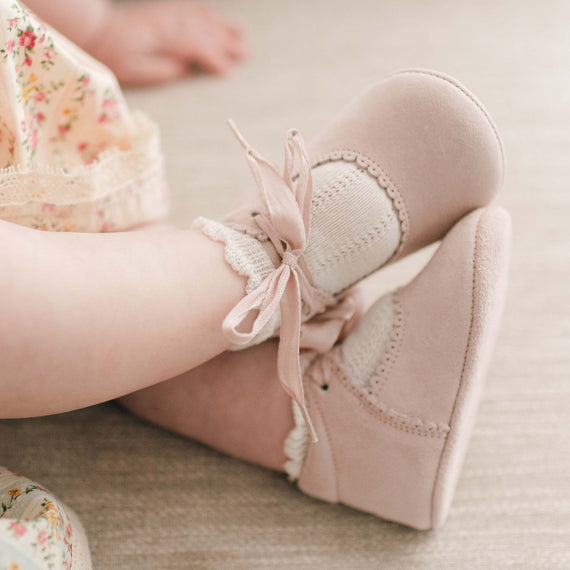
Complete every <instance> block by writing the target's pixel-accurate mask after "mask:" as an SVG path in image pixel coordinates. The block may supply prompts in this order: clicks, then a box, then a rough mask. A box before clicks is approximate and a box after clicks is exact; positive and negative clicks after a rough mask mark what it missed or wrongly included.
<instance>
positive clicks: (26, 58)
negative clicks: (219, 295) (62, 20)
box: [0, 0, 168, 570]
mask: <svg viewBox="0 0 570 570" xmlns="http://www.w3.org/2000/svg"><path fill="white" fill-rule="evenodd" d="M167 214H168V192H167V185H166V181H165V176H164V170H163V159H162V154H161V150H160V140H159V133H158V129H157V127H156V125H155V124H154V123H153V122H152V121H151V120H150V119H149V118H148V117H146V116H145V115H143V114H142V113H136V112H132V111H131V110H130V109H129V108H128V107H127V105H126V103H125V101H124V99H123V96H122V93H121V91H120V88H119V86H118V84H117V81H116V79H115V77H114V76H113V74H112V73H111V72H110V71H109V70H108V69H107V68H106V67H105V66H104V65H102V64H101V63H99V62H98V61H96V60H94V59H93V58H91V57H90V56H89V55H87V54H86V53H84V52H83V51H81V50H80V49H79V48H78V47H77V46H75V45H74V44H73V43H71V42H70V41H69V40H67V39H66V38H65V37H63V36H62V35H60V34H59V33H57V32H56V31H55V30H53V29H52V28H50V27H49V26H47V25H45V24H44V23H43V22H41V21H40V20H39V19H38V18H37V17H36V16H35V15H34V14H32V13H31V12H30V11H29V10H28V9H27V8H25V7H24V6H23V5H22V4H20V3H19V2H18V1H16V0H0V220H5V221H8V222H13V223H17V224H21V225H25V226H28V227H31V228H35V229H38V230H50V231H74V232H107V231H121V230H126V229H129V228H134V227H136V226H139V225H143V224H147V223H149V222H153V221H158V220H161V219H163V218H165V217H166V216H167ZM89 568H91V562H90V558H89V549H88V546H87V539H86V537H85V533H84V531H83V528H82V527H81V523H80V522H79V520H78V519H77V517H76V516H75V514H74V513H73V511H71V510H70V509H68V508H66V507H65V506H64V505H63V504H62V503H60V502H59V501H57V500H56V499H55V497H54V496H52V495H51V494H50V493H49V492H48V491H46V490H45V489H44V488H42V487H41V486H39V485H37V484H36V483H33V482H32V481H30V480H29V479H26V478H25V477H22V476H20V475H17V474H15V473H13V472H11V471H10V470H8V469H5V468H3V467H0V570H32V569H33V570H40V569H41V570H60V569H73V570H85V569H89Z"/></svg>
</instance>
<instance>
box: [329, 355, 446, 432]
mask: <svg viewBox="0 0 570 570" xmlns="http://www.w3.org/2000/svg"><path fill="white" fill-rule="evenodd" d="M331 360H332V362H331V365H332V367H333V370H334V372H335V373H336V375H337V376H338V378H339V381H340V384H341V385H342V386H344V388H345V389H347V390H348V391H349V392H350V393H351V394H352V395H353V396H355V397H356V398H357V399H358V400H359V404H360V407H361V408H362V409H363V410H364V411H365V412H366V413H368V414H370V415H371V416H373V417H375V418H376V419H378V420H380V421H381V422H382V423H384V424H386V425H389V426H391V427H393V428H395V429H399V430H401V431H405V432H407V433H410V434H413V435H420V436H425V437H435V438H446V437H447V433H448V432H449V429H450V428H449V425H448V424H446V423H443V422H435V421H432V420H424V419H421V418H418V417H414V416H409V415H408V414H405V413H403V412H399V411H397V410H394V409H392V408H389V407H388V406H387V404H386V403H384V402H378V403H376V404H373V403H372V402H370V401H369V400H368V398H367V395H366V393H365V392H363V391H362V390H361V389H359V388H358V387H357V386H355V385H354V384H353V383H352V382H351V380H350V378H349V377H348V376H347V375H346V373H345V372H344V370H343V369H342V367H341V365H340V364H339V363H338V362H337V361H336V359H334V358H332V359H331Z"/></svg>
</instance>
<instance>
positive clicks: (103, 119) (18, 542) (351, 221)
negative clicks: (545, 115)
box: [0, 0, 509, 568]
mask: <svg viewBox="0 0 570 570" xmlns="http://www.w3.org/2000/svg"><path fill="white" fill-rule="evenodd" d="M66 6H68V4H66ZM74 7H75V8H77V11H76V12H74V11H73V10H71V9H70V10H69V12H67V11H66V10H64V9H62V8H61V6H60V4H58V3H53V4H52V5H50V13H47V14H46V16H45V17H46V19H51V21H52V22H53V23H55V24H56V25H59V26H60V27H63V29H66V31H67V33H68V34H69V35H71V37H72V39H73V38H74V37H75V39H77V40H78V41H80V42H81V41H82V40H85V41H84V42H83V45H84V46H85V47H87V48H88V49H91V51H92V53H94V54H96V55H97V56H98V57H99V58H101V59H102V60H103V61H105V62H106V63H108V64H109V65H110V66H111V67H112V68H113V69H114V70H115V71H116V72H117V73H118V75H119V77H120V78H121V79H122V80H124V81H125V82H130V83H159V82H162V81H167V80H169V79H173V78H175V77H178V76H180V75H181V74H183V73H185V72H187V70H188V66H189V65H191V64H198V65H200V66H202V67H204V68H206V69H209V70H212V71H215V72H225V71H227V70H228V69H230V68H231V66H232V65H233V64H234V62H235V61H237V60H239V59H240V58H241V57H243V55H244V50H243V46H242V43H241V39H240V36H239V32H238V30H237V29H236V28H234V27H233V26H229V25H226V24H224V23H223V22H221V21H220V20H219V18H218V17H217V16H216V15H215V14H214V13H212V12H210V11H208V10H207V9H205V8H202V7H198V6H196V5H187V4H185V3H179V2H173V3H166V4H164V3H160V4H149V5H141V6H140V7H137V6H119V7H117V8H113V7H111V6H110V5H107V4H105V3H103V2H101V3H89V10H93V12H92V13H90V23H89V25H87V27H86V28H84V29H82V26H83V25H85V24H84V19H85V18H84V17H82V14H83V13H82V12H80V7H79V3H77V4H76V5H75V6H74ZM37 8H38V10H41V8H42V7H41V6H38V7H37ZM83 8H84V6H83V5H81V9H83ZM86 9H87V8H86ZM184 15H188V18H187V20H186V18H185V16H184ZM126 22H129V25H130V24H131V23H132V24H133V28H132V29H131V30H129V31H128V32H125V33H128V34H130V33H133V36H132V37H133V41H132V42H130V41H126V39H125V38H126V37H130V36H122V35H121V34H122V30H124V29H125V28H128V27H129V26H128V25H127V24H126ZM135 22H136V24H135ZM193 22H194V23H193ZM198 22H200V24H198ZM155 24H157V25H156V26H155ZM145 30H146V33H143V31H145ZM168 30H170V32H169V31H168ZM204 30H206V31H207V33H206V31H204ZM0 33H1V34H2V35H1V36H0V44H1V46H2V47H1V49H0V65H1V67H0V70H1V72H2V76H3V85H5V89H4V91H3V92H2V93H1V98H0V161H1V163H2V164H1V167H2V170H1V171H0V248H1V253H0V254H1V256H2V267H3V271H2V274H1V281H0V286H1V290H2V295H0V303H1V307H0V310H1V312H2V315H3V318H2V319H1V320H0V337H1V338H2V343H0V360H1V362H2V372H1V374H0V393H1V394H2V405H1V408H0V414H1V416H0V417H2V418H17V417H29V416H37V415H46V414H54V413H59V412H64V411H68V410H73V409H78V408H81V407H84V406H89V405H92V404H96V403H99V402H103V401H106V400H110V399H113V398H121V400H120V401H121V403H122V405H123V406H125V407H126V408H128V409H130V410H131V411H133V412H134V413H136V414H138V415H140V416H142V417H144V418H146V419H149V420H151V421H154V422H156V423H157V424H159V425H162V426H164V427H166V428H168V429H170V430H173V431H176V432H178V433H181V434H184V435H187V436H189V437H192V438H195V439H197V440H199V441H201V442H204V443H206V444H209V445H212V446H213V447H215V448H217V449H219V450H221V451H224V452H226V453H228V454H231V455H234V456H236V457H240V458H242V459H245V460H249V461H252V462H255V463H258V464H260V465H264V466H266V467H269V468H271V469H275V470H278V471H282V472H284V473H287V474H288V475H289V478H290V479H291V480H292V481H296V482H297V484H298V486H299V488H300V489H301V490H302V491H304V492H306V493H308V494H310V495H312V496H315V497H318V498H321V499H323V500H325V501H330V502H342V503H344V504H347V505H349V506H351V507H354V508H357V509H361V510H364V511H367V512H371V513H374V514H376V515H378V516H381V517H383V518H386V519H389V520H393V521H396V522H400V523H402V524H406V525H409V526H412V527H414V528H418V529H428V528H433V527H437V526H440V525H441V524H443V522H444V521H445V518H446V516H447V514H448V512H449V509H450V505H451V500H452V497H453V493H454V489H455V485H456V482H457V478H458V475H459V471H460V468H461V464H462V460H463V456H464V454H465V451H466V448H467V444H468V441H469V436H470V432H471V427H472V425H473V421H474V417H475V412H476V409H477V404H478V400H479V396H480V394H481V389H482V385H483V380H484V377H485V370H486V365H487V363H488V360H489V356H490V354H491V352H492V348H493V343H494V338H495V334H496V331H497V328H498V323H499V320H500V315H501V309H502V304H503V300H504V293H505V285H506V276H507V266H508V254H509V249H508V244H509V216H508V214H507V213H506V212H505V211H504V210H502V209H500V208H497V207H491V206H488V204H489V202H490V201H491V199H492V198H493V197H494V195H495V194H496V192H497V191H498V189H499V187H500V185H501V183H502V178H503V151H502V144H501V141H500V138H499V136H498V133H497V130H496V127H495V125H494V123H493V122H492V120H491V118H490V117H489V115H488V113H487V112H486V111H485V109H484V108H483V106H482V105H481V103H479V101H478V100H477V99H476V98H475V97H474V96H473V95H472V94H471V93H470V92H469V91H467V90H466V89H465V88H464V87H463V86H462V85H461V84H459V83H458V82H457V81H455V80H454V79H452V78H450V77H448V76H445V75H443V74H440V73H436V72H431V71H421V70H411V71H405V72H400V73H397V74H395V75H392V76H390V77H389V78H387V79H385V80H383V81H380V82H378V83H375V84H374V85H373V86H372V87H371V88H370V89H369V90H367V91H366V92H365V93H363V94H362V95H360V96H359V97H358V98H357V99H355V101H353V102H352V103H351V104H349V105H348V106H347V107H346V108H345V109H344V110H343V111H341V112H340V113H339V114H338V116H336V117H335V118H334V119H333V120H332V121H331V122H330V123H329V125H328V126H326V127H325V128H324V129H323V130H322V131H321V133H320V134H319V135H318V136H317V137H316V138H315V139H314V140H313V141H311V143H310V144H309V145H306V144H305V142H304V141H303V139H302V137H301V135H300V134H299V133H298V132H297V131H296V130H291V131H289V133H287V135H286V137H285V157H284V167H283V171H282V172H280V171H278V170H277V169H275V167H273V166H272V165H271V164H270V163H268V162H267V161H266V160H265V159H264V158H263V156H262V155H261V154H260V153H259V152H257V151H256V150H255V149H253V148H251V147H250V146H249V144H248V143H247V142H246V140H245V139H244V137H243V136H242V135H241V133H240V132H239V131H238V130H237V128H236V127H235V125H233V123H232V124H231V126H232V129H233V130H234V134H235V135H236V137H237V139H238V142H239V143H240V144H241V145H242V146H243V148H244V151H245V158H246V160H247V161H248V164H249V166H250V169H251V173H252V179H253V184H254V185H255V187H256V188H257V191H258V192H257V197H256V198H254V199H252V200H251V202H248V203H245V204H244V205H243V207H242V208H240V210H239V211H236V212H233V213H231V214H229V215H228V216H227V217H226V218H225V219H224V220H223V222H219V221H214V220H209V219H205V218H198V219H197V220H196V221H195V222H194V224H193V226H192V228H191V229H189V230H177V229H174V228H171V227H169V226H168V224H167V223H165V221H166V219H167V216H168V199H167V191H166V184H165V177H164V173H163V163H162V157H161V153H160V147H159V143H158V133H157V128H156V126H155V125H154V123H153V122H152V120H151V119H149V118H148V117H146V116H144V115H142V114H140V113H136V112H132V111H131V110H130V109H129V108H128V107H127V105H126V103H125V101H124V99H123V97H122V94H121V91H120V89H119V88H118V86H117V82H116V80H115V78H114V77H113V75H112V74H111V73H110V72H109V71H108V69H107V68H106V67H104V66H102V65H101V64H100V63H99V62H98V61H95V60H94V59H92V58H91V57H89V56H87V55H86V54H85V53H84V52H83V51H81V50H80V49H78V48H77V46H75V45H74V44H73V43H71V42H69V40H67V39H66V38H65V37H64V36H62V35H61V34H60V33H58V32H56V31H55V30H53V29H52V28H50V27H49V26H46V25H45V24H44V23H43V22H42V21H41V20H39V19H38V18H37V17H36V16H35V15H33V14H31V13H30V12H29V11H28V10H27V9H26V8H24V6H23V5H21V4H19V3H17V2H16V1H15V0H0ZM202 33H205V34H206V35H207V36H208V40H206V39H204V41H201V40H200V38H201V37H202V36H201V35H200V34H202ZM74 34H75V36H74ZM172 35H174V36H176V38H177V40H176V41H172V43H171V42H170V37H171V36H172ZM211 36H212V37H213V38H215V40H214V39H212V37H211ZM143 38H144V43H143ZM135 39H136V40H137V41H140V46H139V45H135V44H136V43H137V42H136V41H135ZM208 42H209V43H208ZM125 46H127V47H126V49H127V50H131V49H132V51H125V53H128V54H130V56H129V57H127V56H125V53H122V54H119V52H121V51H122V49H123V47H125ZM212 54H216V55H215V56H214V55H212ZM214 62H216V63H214ZM38 230H46V231H38ZM137 230H147V231H137ZM152 230H155V231H152ZM158 230H160V231H158ZM438 240H442V243H441V245H440V246H439V248H438V249H437V251H436V253H435V255H434V256H433V258H432V259H431V261H430V262H429V263H428V265H427V266H426V267H425V268H424V269H423V270H422V271H421V272H420V273H419V275H418V276H417V277H416V278H415V279H414V280H413V281H412V282H410V283H409V284H407V285H406V286H404V287H402V288H400V289H398V290H396V291H394V292H392V293H391V294H388V295H385V296H383V297H381V298H380V299H378V300H376V301H375V302H374V304H373V305H372V306H371V307H370V309H369V310H368V311H367V312H366V313H365V314H361V313H362V312H363V311H362V310H360V309H359V306H360V303H359V301H358V295H357V293H356V292H355V290H354V289H353V286H354V285H356V284H357V283H358V282H359V281H361V280H362V279H363V278H364V277H366V276H367V275H369V274H371V273H373V272H375V271H377V270H380V269H381V268H382V267H384V266H386V265H387V264H389V263H392V262H394V261H397V260H399V259H401V258H403V257H405V256H407V255H409V254H411V253H412V252H414V251H416V250H418V249H419V248H421V247H423V246H425V245H427V244H430V243H433V242H435V241H438ZM238 349H244V350H238ZM28 489H29V490H28ZM24 490H25V492H24ZM34 500H35V501H36V503H33V501H34ZM46 501H47V502H46ZM30 502H32V504H35V505H37V508H35V509H34V508H32V507H30ZM0 504H2V507H3V510H2V513H0V556H1V552H2V544H3V543H5V544H8V545H10V548H17V547H18V548H19V552H20V553H22V554H21V555H22V556H28V557H29V558H30V559H32V558H33V559H34V561H35V562H36V563H37V564H38V565H40V567H43V566H41V564H42V563H43V562H42V561H41V560H40V559H39V558H38V556H39V554H38V551H37V550H36V551H32V549H26V547H24V546H22V545H23V544H25V537H29V536H31V535H32V534H33V533H36V532H41V529H39V530H38V528H39V527H38V528H36V527H37V525H39V524H43V523H42V521H44V520H47V518H49V517H48V514H46V513H48V511H46V507H45V505H46V504H49V505H52V506H51V507H50V509H52V511H53V512H55V513H56V514H57V516H55V518H54V516H53V512H52V511H50V512H52V514H51V515H49V516H50V517H51V518H50V520H56V521H58V522H57V523H54V524H57V525H63V526H61V529H60V530H59V532H58V536H61V537H65V540H63V542H58V541H56V540H51V541H49V540H48V539H47V538H46V540H45V541H44V543H45V549H48V550H49V549H51V550H49V551H50V553H51V554H50V556H51V558H52V560H59V561H60V563H61V567H62V568H63V567H70V565H74V564H75V566H71V567H74V568H79V566H78V564H79V562H77V560H80V558H81V556H84V555H85V556H86V557H87V555H86V554H85V552H87V547H86V541H85V538H84V535H83V533H82V532H81V527H80V523H79V521H77V520H76V519H75V517H74V515H73V512H72V511H70V510H69V509H67V508H65V507H64V506H62V505H61V503H59V502H57V501H56V500H55V499H54V498H53V497H52V496H50V495H49V494H47V492H46V491H45V490H44V489H42V488H41V487H38V486H37V485H35V484H33V483H32V482H30V481H29V480H26V479H25V478H23V477H20V476H16V475H14V474H12V473H11V472H9V471H8V470H6V469H3V470H2V469H0ZM42 505H43V506H42ZM24 511H25V512H26V513H27V515H26V517H25V518H23V516H22V513H23V512H24ZM30 513H31V514H30ZM32 515H33V516H32ZM68 521H69V525H71V526H70V527H69V529H71V528H72V527H74V528H75V530H74V531H73V532H67V531H68V530H69V529H68V527H67V526H66V525H67V523H68ZM3 525H4V526H3ZM33 525H36V527H34V526H33ZM66 533H67V534H66ZM52 535H53V536H55V535H54V534H53V533H52ZM71 537H74V538H73V539H72V538H71ZM7 551H8V550H6V552H7ZM10 552H11V551H10ZM42 552H43V551H42ZM34 557H35V558H34ZM85 559H86V558H85ZM2 561H3V560H2V558H1V557H0V562H2ZM66 564H67V566H65V565H66ZM85 564H86V565H88V562H85Z"/></svg>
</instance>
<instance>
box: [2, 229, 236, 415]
mask: <svg viewBox="0 0 570 570" xmlns="http://www.w3.org/2000/svg"><path fill="white" fill-rule="evenodd" d="M0 262H1V264H0V265H1V267H2V271H1V273H0V314H1V315H2V319H1V320H0V361H1V362H2V372H1V374H0V417H3V418H11V417H12V418H13V417H23V416H34V415H43V414H50V413H57V412H63V411H66V410H71V409H76V408H80V407H83V406H88V405H92V404H95V403H98V402H102V401H105V400H109V399H111V398H116V397H118V396H122V395H124V394H127V393H129V392H133V391H134V390H139V389H141V388H144V387H146V386H149V385H151V384H154V383H156V382H160V381H162V380H166V379H168V378H172V377H174V376H176V375H177V374H180V373H182V372H183V371H185V370H189V369H191V368H194V367H195V366H198V365H199V364H201V363H203V362H205V361H206V360H209V359H210V358H212V357H213V356H215V355H217V354H218V353H220V352H223V351H224V350H226V349H227V348H228V343H227V342H226V340H225V338H224V337H223V334H222V331H221V323H222V320H223V319H224V317H225V316H226V314H227V313H228V312H229V310H230V309H231V308H232V307H233V305H235V303H236V302H237V301H239V299H240V298H241V297H242V296H243V294H244V286H245V279H243V278H242V277H240V276H238V275H236V273H235V272H234V271H232V270H231V269H229V267H228V266H227V265H226V263H225V261H224V259H223V247H222V246H221V245H219V244H217V243H215V242H213V241H211V240H209V239H207V238H205V237H204V236H202V235H201V234H199V233H196V232H193V231H182V230H170V229H163V230H162V231H148V232H125V233H113V234H79V233H56V232H40V231H36V230H31V229H28V228H24V227H20V226H17V225H15V224H10V223H7V222H2V221H0Z"/></svg>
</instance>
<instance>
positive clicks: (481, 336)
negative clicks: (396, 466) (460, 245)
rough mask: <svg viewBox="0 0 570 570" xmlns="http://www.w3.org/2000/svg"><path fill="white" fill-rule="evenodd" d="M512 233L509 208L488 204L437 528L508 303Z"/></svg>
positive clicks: (478, 235) (434, 510)
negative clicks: (510, 239)
mask: <svg viewBox="0 0 570 570" xmlns="http://www.w3.org/2000/svg"><path fill="white" fill-rule="evenodd" d="M509 236H510V217H509V215H508V214H507V212H506V211H504V210H502V209H501V208H489V209H487V210H485V211H484V212H483V213H482V214H481V217H480V218H479V220H478V223H477V228H476V232H475V246H474V256H473V289H472V310H471V325H470V332H469V336H468V341H467V345H466V350H465V357H464V362H463V369H462V374H461V381H460V384H459V389H458V391H457V395H456V398H455V402H454V406H453V410H452V413H451V418H450V422H449V426H450V431H449V433H448V435H447V438H446V442H445V445H444V448H443V451H442V454H441V456H440V460H439V466H438V469H437V474H436V479H435V485H434V488H433V494H432V501H431V503H432V507H431V527H432V528H438V527H440V526H441V525H442V524H443V523H444V522H445V519H446V518H447V515H448V513H449V510H450V507H451V502H452V499H453V495H454V492H455V488H456V486H457V481H458V478H459V474H460V470H461V466H462V463H463V460H464V458H465V454H466V451H467V446H468V442H469V439H470V436H471V433H472V430H473V425H474V423H475V416H476V412H477V408H478V405H479V401H480V399H481V393H482V388H483V385H484V383H485V373H486V370H487V367H488V364H489V360H490V357H491V353H492V350H493V346H494V341H495V337H496V334H497V331H498V328H499V323H500V317H501V313H502V309H503V304H504V298H505V290H506V284H507V277H508V262H509Z"/></svg>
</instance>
